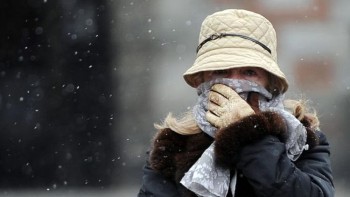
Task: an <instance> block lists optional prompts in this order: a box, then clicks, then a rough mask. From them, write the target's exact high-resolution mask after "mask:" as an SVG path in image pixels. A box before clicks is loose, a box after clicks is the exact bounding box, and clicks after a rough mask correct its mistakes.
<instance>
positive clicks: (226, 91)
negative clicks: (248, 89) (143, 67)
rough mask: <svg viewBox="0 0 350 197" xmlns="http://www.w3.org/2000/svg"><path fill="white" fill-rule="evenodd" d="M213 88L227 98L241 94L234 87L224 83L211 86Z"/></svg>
mask: <svg viewBox="0 0 350 197" xmlns="http://www.w3.org/2000/svg"><path fill="white" fill-rule="evenodd" d="M211 90H213V91H215V92H217V93H219V94H221V95H222V96H224V97H226V98H232V97H235V96H239V95H238V94H237V93H236V92H235V91H234V90H233V89H232V88H230V87H228V86H226V85H223V84H215V85H213V86H212V87H211Z"/></svg>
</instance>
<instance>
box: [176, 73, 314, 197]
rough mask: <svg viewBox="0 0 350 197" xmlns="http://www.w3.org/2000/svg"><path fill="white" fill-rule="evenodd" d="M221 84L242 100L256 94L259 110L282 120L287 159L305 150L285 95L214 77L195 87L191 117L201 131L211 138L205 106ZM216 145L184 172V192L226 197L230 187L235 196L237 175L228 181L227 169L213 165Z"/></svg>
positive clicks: (302, 130) (301, 132)
mask: <svg viewBox="0 0 350 197" xmlns="http://www.w3.org/2000/svg"><path fill="white" fill-rule="evenodd" d="M218 83H220V84H224V85H226V86H229V87H231V88H232V89H233V90H234V91H236V92H237V93H238V94H239V95H240V96H241V97H242V99H244V100H247V97H248V93H249V92H257V93H259V95H260V96H259V109H260V111H274V112H276V113H278V114H279V115H281V117H282V118H283V119H284V120H285V123H286V126H287V130H288V139H287V141H286V143H285V146H286V151H287V152H286V153H287V156H288V158H289V159H290V160H292V161H295V160H297V159H298V158H299V156H300V155H301V153H302V152H303V150H307V148H308V145H307V144H306V129H305V127H304V126H303V125H302V123H301V122H300V121H299V120H298V119H297V118H296V117H295V116H294V115H292V114H291V113H290V112H288V111H286V110H285V109H284V106H283V100H284V95H283V94H281V95H278V96H275V97H272V95H271V93H269V92H268V91H267V90H266V89H265V88H264V87H262V86H260V85H258V84H256V83H254V82H251V81H247V80H238V79H228V78H217V79H214V80H211V81H208V82H204V83H202V84H201V85H200V86H198V88H197V93H198V100H197V103H196V105H195V106H194V107H193V115H194V118H195V120H196V122H197V124H198V126H199V128H201V129H202V131H203V132H205V133H207V134H208V135H210V136H211V137H213V138H214V136H215V132H216V130H217V128H216V127H214V126H212V125H211V124H210V123H209V122H208V121H207V120H206V118H205V114H206V112H207V106H208V102H209V100H208V95H209V92H210V89H211V87H212V86H213V85H214V84H218ZM214 146H215V142H213V143H212V144H211V145H210V146H209V147H208V148H207V149H206V150H205V151H204V152H203V154H202V155H201V157H200V158H199V159H198V160H197V161H196V163H195V164H193V165H192V167H191V168H190V169H189V170H188V172H186V173H185V175H184V177H183V178H182V179H181V181H180V183H181V184H182V185H184V186H185V187H186V188H187V189H189V190H191V191H192V192H194V193H196V194H197V195H198V196H203V197H225V196H226V195H227V193H228V191H229V187H231V192H232V194H233V196H234V193H235V186H236V178H237V177H236V173H235V175H234V176H233V178H232V179H230V170H229V169H224V168H221V167H219V166H216V165H215V161H214V160H215V159H214V157H215V154H214Z"/></svg>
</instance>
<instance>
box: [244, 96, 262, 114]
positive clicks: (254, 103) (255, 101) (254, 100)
mask: <svg viewBox="0 0 350 197" xmlns="http://www.w3.org/2000/svg"><path fill="white" fill-rule="evenodd" d="M247 102H248V104H249V105H250V107H251V108H252V109H253V110H254V111H255V112H259V111H260V109H259V93H257V92H249V93H248V98H247Z"/></svg>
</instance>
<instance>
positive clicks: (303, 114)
mask: <svg viewBox="0 0 350 197" xmlns="http://www.w3.org/2000/svg"><path fill="white" fill-rule="evenodd" d="M307 103H308V102H307V101H305V100H291V99H288V100H285V101H284V105H285V108H286V109H287V110H288V111H289V112H290V113H292V114H293V115H294V116H295V117H296V118H297V119H298V120H303V119H305V118H306V120H307V121H308V122H309V124H310V128H312V129H319V124H320V122H319V120H318V117H317V114H316V111H315V110H314V109H311V108H309V107H308V106H307ZM154 126H155V128H156V129H159V130H162V129H166V128H170V129H171V130H173V131H175V132H176V133H179V134H181V135H193V134H197V133H200V132H202V131H201V129H200V128H199V127H198V125H197V123H196V121H195V119H194V116H193V113H192V111H187V112H185V113H184V114H183V115H182V116H181V117H179V118H176V117H174V116H173V114H172V113H169V114H168V115H167V117H166V118H165V120H164V121H163V123H162V124H154Z"/></svg>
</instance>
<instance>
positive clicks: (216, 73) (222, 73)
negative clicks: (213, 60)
mask: <svg viewBox="0 0 350 197" xmlns="http://www.w3.org/2000/svg"><path fill="white" fill-rule="evenodd" d="M228 75H229V71H228V70H215V71H213V72H212V76H214V77H226V76H228Z"/></svg>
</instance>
